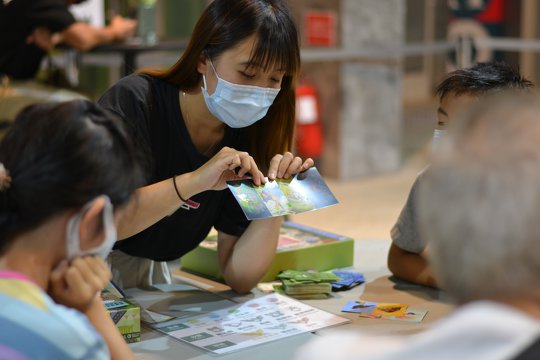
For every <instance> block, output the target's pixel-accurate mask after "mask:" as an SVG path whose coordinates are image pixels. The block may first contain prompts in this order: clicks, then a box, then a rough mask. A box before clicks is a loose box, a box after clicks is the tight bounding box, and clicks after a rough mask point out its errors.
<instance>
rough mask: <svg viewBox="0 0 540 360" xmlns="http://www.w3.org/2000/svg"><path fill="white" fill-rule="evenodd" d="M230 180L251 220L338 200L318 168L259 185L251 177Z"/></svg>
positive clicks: (325, 205) (229, 184)
mask: <svg viewBox="0 0 540 360" xmlns="http://www.w3.org/2000/svg"><path fill="white" fill-rule="evenodd" d="M227 184H228V186H229V189H230V190H231V192H232V193H233V195H234V197H235V198H236V200H237V201H238V203H239V204H240V207H241V208H242V210H243V211H244V214H245V215H246V217H247V218H248V219H249V220H253V219H262V218H268V217H273V216H283V215H288V214H298V213H302V212H306V211H312V210H317V209H321V208H324V207H327V206H331V205H335V204H337V202H338V201H337V200H336V198H335V196H334V194H332V192H331V191H330V189H329V188H328V186H327V185H326V183H325V182H324V180H323V179H322V177H321V175H320V174H319V172H318V171H317V169H316V168H310V169H308V170H306V171H304V172H302V173H299V174H296V175H294V176H292V177H291V178H289V179H277V180H275V181H268V182H267V183H266V184H265V185H263V186H255V185H253V183H252V181H251V180H236V181H228V182H227Z"/></svg>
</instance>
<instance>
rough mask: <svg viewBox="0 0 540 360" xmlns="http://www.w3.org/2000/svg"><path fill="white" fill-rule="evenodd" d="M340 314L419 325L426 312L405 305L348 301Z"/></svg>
mask: <svg viewBox="0 0 540 360" xmlns="http://www.w3.org/2000/svg"><path fill="white" fill-rule="evenodd" d="M341 311H342V312H349V313H356V314H358V316H360V317H363V318H368V319H383V320H393V321H405V322H413V323H419V322H422V320H423V319H424V317H425V316H426V314H427V312H428V311H427V310H422V309H410V308H409V307H408V305H407V304H393V303H376V302H371V301H349V302H347V303H346V304H345V306H343V309H341Z"/></svg>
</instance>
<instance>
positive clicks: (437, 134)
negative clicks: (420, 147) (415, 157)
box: [431, 129, 446, 151]
mask: <svg viewBox="0 0 540 360" xmlns="http://www.w3.org/2000/svg"><path fill="white" fill-rule="evenodd" d="M445 133H446V130H439V129H435V130H434V131H433V140H432V142H431V150H432V151H437V150H438V149H439V146H440V144H441V140H442V138H443V137H444V134H445Z"/></svg>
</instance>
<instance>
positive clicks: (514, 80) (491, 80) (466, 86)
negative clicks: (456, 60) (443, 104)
mask: <svg viewBox="0 0 540 360" xmlns="http://www.w3.org/2000/svg"><path fill="white" fill-rule="evenodd" d="M533 86H534V85H533V83H532V82H531V81H530V80H527V79H526V78H524V77H523V76H522V75H521V74H520V72H519V69H517V68H513V67H511V66H510V65H508V64H506V63H504V62H486V63H478V64H476V65H474V66H472V67H470V68H466V69H458V70H455V71H452V72H451V73H449V74H448V75H446V78H445V79H444V80H443V81H442V82H441V83H440V84H439V86H437V91H436V92H437V95H438V96H439V100H441V101H442V99H444V98H445V97H446V96H447V95H449V94H452V95H463V94H467V95H473V96H480V95H483V94H485V93H492V92H498V91H502V90H528V89H530V88H532V87H533Z"/></svg>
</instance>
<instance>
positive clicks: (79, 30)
mask: <svg viewBox="0 0 540 360" xmlns="http://www.w3.org/2000/svg"><path fill="white" fill-rule="evenodd" d="M83 1H84V0H78V1H77V0H0V75H1V74H4V75H7V76H9V77H10V78H12V79H16V80H29V79H33V78H34V77H35V76H36V73H37V72H38V70H39V67H40V64H41V61H42V60H43V58H44V57H45V56H46V54H47V52H48V51H50V50H52V49H53V48H54V47H55V46H56V45H58V44H60V43H63V44H66V45H68V46H71V47H73V48H74V49H77V50H81V51H87V50H90V49H92V48H93V47H95V46H98V45H102V44H108V43H111V42H114V41H120V40H124V39H126V38H127V37H130V36H132V35H133V34H134V33H135V29H136V27H137V22H136V21H135V20H130V19H124V18H122V17H120V16H115V17H113V18H112V20H111V23H110V25H108V26H105V27H95V26H92V25H89V24H87V23H85V22H82V21H77V20H75V18H74V17H73V15H72V14H71V13H70V12H69V10H68V8H69V5H72V4H76V3H80V2H83Z"/></svg>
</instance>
